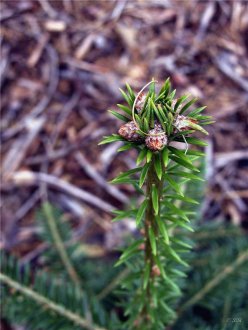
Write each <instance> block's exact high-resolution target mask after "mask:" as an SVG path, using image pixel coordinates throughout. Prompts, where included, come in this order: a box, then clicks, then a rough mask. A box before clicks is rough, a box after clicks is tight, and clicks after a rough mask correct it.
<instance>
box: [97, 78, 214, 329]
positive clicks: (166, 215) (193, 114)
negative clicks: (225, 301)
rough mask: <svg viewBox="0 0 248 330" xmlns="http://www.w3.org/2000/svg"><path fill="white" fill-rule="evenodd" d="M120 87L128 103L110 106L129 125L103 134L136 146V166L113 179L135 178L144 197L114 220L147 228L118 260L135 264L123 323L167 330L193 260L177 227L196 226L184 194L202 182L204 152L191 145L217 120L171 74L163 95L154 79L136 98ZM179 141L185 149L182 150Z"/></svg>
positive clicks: (117, 181)
mask: <svg viewBox="0 0 248 330" xmlns="http://www.w3.org/2000/svg"><path fill="white" fill-rule="evenodd" d="M149 85H150V86H149ZM148 86H149V91H148V92H147V93H146V94H145V92H144V90H145V88H147V87H148ZM121 93H122V96H123V98H124V99H125V101H126V102H127V105H122V104H118V107H119V108H120V109H121V110H122V112H123V114H121V113H119V112H116V111H112V110H111V111H110V112H111V113H112V114H113V115H114V116H116V117H117V118H118V119H120V120H122V121H124V122H125V123H124V124H123V125H122V126H121V127H120V128H119V131H118V134H113V135H111V136H107V137H104V139H103V141H102V142H101V143H100V144H106V143H111V142H114V141H123V142H124V145H123V146H122V147H121V148H119V149H118V151H125V150H128V149H131V148H135V149H136V150H137V151H138V156H137V167H136V168H134V169H131V170H129V171H127V172H125V173H121V174H120V175H119V176H117V177H116V178H115V179H114V180H113V181H112V183H115V184H122V183H125V184H131V185H133V186H134V188H135V189H136V190H137V191H138V192H139V193H140V194H142V195H143V201H142V202H141V204H140V205H139V206H138V207H137V208H132V209H131V210H127V211H119V210H118V211H114V213H115V215H116V217H115V218H114V219H113V221H119V220H121V219H123V218H125V217H129V218H130V217H133V218H134V219H136V225H137V228H139V229H140V233H141V235H140V236H141V238H139V239H135V240H134V241H133V243H132V244H131V245H130V246H129V247H128V248H127V249H126V250H124V251H123V253H122V255H121V257H120V259H119V261H118V262H117V265H121V264H125V265H126V266H127V267H128V268H129V269H130V275H129V276H128V277H127V278H126V280H125V281H124V282H123V283H122V284H123V288H124V289H125V292H126V293H127V295H126V303H125V316H126V317H127V321H126V322H125V324H124V325H123V328H124V329H140V330H141V329H142V330H152V329H154V330H158V329H164V326H165V325H168V324H169V323H170V322H171V321H173V319H174V318H175V316H176V313H175V311H174V309H175V303H174V301H175V300H176V299H177V298H178V297H179V296H180V287H179V285H178V283H179V281H180V277H183V276H185V274H184V272H183V271H182V269H181V268H180V267H181V266H183V267H184V268H185V266H187V263H186V262H185V261H184V260H183V257H182V253H184V252H187V251H188V250H189V249H190V248H191V246H190V245H189V244H188V243H187V242H185V241H183V240H182V239H178V238H177V237H176V234H175V229H178V228H184V229H186V230H190V231H193V230H192V227H191V226H190V224H189V223H190V219H189V216H190V215H191V212H189V211H187V210H183V209H180V207H179V206H178V201H183V202H188V203H197V202H196V201H194V200H193V199H191V198H189V197H188V196H184V192H183V187H184V185H185V183H186V182H187V181H188V180H201V178H200V177H198V176H197V175H195V173H196V172H199V170H198V168H197V167H195V165H194V164H193V161H194V160H196V159H197V158H198V157H199V156H202V155H203V153H202V152H200V151H197V150H188V144H192V145H198V146H205V145H206V143H205V142H203V141H201V140H199V139H197V138H193V137H190V135H191V134H192V133H193V132H195V131H200V132H202V133H204V134H208V133H207V131H206V130H205V129H204V128H203V127H202V126H204V125H208V124H211V123H212V120H211V117H210V116H203V115H202V114H201V112H202V111H203V110H204V109H205V107H199V108H196V109H194V110H193V111H189V108H190V107H191V106H192V105H193V103H194V102H196V99H190V100H189V101H187V99H188V98H189V96H188V95H187V96H186V95H183V96H181V97H180V98H175V94H176V91H175V90H173V91H171V84H170V80H169V79H167V80H166V81H165V83H164V85H163V86H162V88H161V90H160V92H159V93H158V94H156V92H155V81H154V80H153V81H151V82H149V83H148V84H147V85H145V86H144V87H143V88H142V90H141V91H140V92H139V93H138V94H137V95H136V96H135V93H134V92H133V90H132V89H131V87H130V86H129V85H128V84H127V93H125V92H124V91H123V90H121ZM173 142H182V143H184V144H180V143H179V144H175V143H173ZM178 145H180V146H181V147H184V146H186V149H185V150H182V149H179V148H178V147H177V146H178ZM144 187H145V188H144ZM178 265H181V266H178Z"/></svg>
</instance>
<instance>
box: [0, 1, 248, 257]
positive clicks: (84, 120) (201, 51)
mask: <svg viewBox="0 0 248 330" xmlns="http://www.w3.org/2000/svg"><path fill="white" fill-rule="evenodd" d="M247 7H248V6H247V3H245V2H241V1H240V2H239V1H235V2H232V1H221V2H214V1H209V2H198V1H189V2H186V1H185V2H181V1H169V0H168V1H164V2H163V4H162V2H160V1H156V0H150V1H138V0H137V1H124V0H122V1H93V0H92V1H73V0H68V1H62V0H61V1H47V0H40V1H31V0H30V1H28V0H27V1H11V0H8V1H2V3H1V66H0V69H1V93H2V97H1V108H2V114H1V117H2V121H1V143H2V148H1V161H2V166H1V169H2V170H1V172H2V173H1V175H2V185H1V191H2V201H1V215H2V216H1V221H2V224H1V227H2V234H1V240H0V246H1V248H4V249H6V250H8V251H11V252H13V253H15V254H16V255H17V256H18V257H19V258H20V260H22V261H25V262H28V261H31V260H33V259H34V258H38V257H39V255H40V254H41V253H42V251H43V250H42V249H43V248H44V247H43V246H42V244H41V243H40V241H39V239H38V238H37V234H38V233H39V226H38V225H37V223H35V221H34V220H35V217H36V212H37V210H38V209H39V208H40V205H41V203H42V201H43V200H45V199H48V200H49V202H50V203H51V204H52V205H54V206H55V207H56V208H59V209H61V210H62V211H63V212H64V214H65V215H66V218H67V220H68V221H70V223H71V224H72V225H73V228H74V234H75V237H76V238H77V239H81V238H82V240H83V241H84V242H85V243H87V244H88V245H87V246H88V250H87V251H88V252H87V253H89V255H104V254H107V253H108V251H110V250H111V249H113V247H115V246H116V245H118V244H119V242H120V240H121V239H122V236H123V231H127V232H129V231H130V230H133V226H132V223H131V222H128V221H127V222H124V224H122V225H119V224H118V225H113V224H111V222H110V220H111V214H110V210H111V209H112V208H114V207H123V206H124V205H125V204H126V203H127V202H128V200H129V197H130V196H131V195H132V194H133V191H132V190H131V189H130V188H127V187H126V186H111V185H110V184H109V183H108V181H109V180H110V179H112V178H113V177H114V176H115V175H117V174H118V173H119V172H120V171H121V170H124V169H130V168H132V167H133V166H134V159H135V155H134V154H132V152H131V153H126V154H125V155H124V156H123V154H117V153H116V150H117V149H118V148H119V147H120V144H119V143H116V144H114V145H111V146H109V145H106V146H100V147H99V146H98V143H99V141H100V140H101V139H102V136H103V135H109V134H111V133H115V132H116V131H117V129H118V126H119V125H120V123H119V121H118V120H115V119H114V118H112V117H111V116H110V115H109V113H108V112H107V109H109V108H112V109H115V108H116V106H115V104H116V103H120V102H121V94H120V92H119V90H118V88H119V87H121V88H125V83H126V82H128V83H129V84H130V85H131V86H132V87H133V88H134V90H135V91H136V92H138V91H139V90H140V89H141V88H142V86H144V85H145V84H146V83H147V82H148V81H150V80H151V79H152V77H155V79H156V80H158V81H159V83H162V82H163V81H164V80H165V79H166V78H167V77H168V76H170V77H171V81H172V84H173V86H174V87H175V88H176V89H177V93H178V95H181V94H183V93H191V94H192V95H193V96H195V97H198V98H199V104H201V105H207V109H206V112H207V113H208V114H210V115H212V116H213V117H214V118H215V120H216V123H215V124H214V125H212V127H210V128H209V137H208V139H207V141H208V143H209V145H208V147H207V148H206V154H207V156H206V178H207V186H206V191H205V194H204V195H205V198H204V202H203V205H202V208H201V212H202V214H201V216H202V218H203V219H205V220H206V221H208V220H213V219H219V220H221V221H231V222H232V223H234V224H242V226H244V227H246V228H247V224H248V222H247V220H248V203H247V201H248V167H247V165H248V139H247V129H248V116H247V104H248V56H247V55H248V8H247Z"/></svg>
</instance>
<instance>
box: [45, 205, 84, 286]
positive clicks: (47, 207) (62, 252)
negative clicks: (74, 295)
mask: <svg viewBox="0 0 248 330" xmlns="http://www.w3.org/2000/svg"><path fill="white" fill-rule="evenodd" d="M43 210H44V213H45V215H46V218H47V223H48V226H49V228H50V231H51V234H52V236H53V239H54V244H55V247H56V249H57V251H58V254H59V256H60V258H61V261H62V262H63V264H64V266H65V269H66V270H67V272H68V274H69V276H70V278H71V280H72V281H73V282H74V283H75V284H76V285H78V286H79V287H80V279H79V276H78V274H77V272H76V270H75V268H74V267H73V265H72V263H71V261H70V258H69V256H68V254H67V251H66V249H65V247H64V244H63V242H62V239H61V237H60V234H59V232H58V228H57V226H56V223H55V220H54V217H53V211H52V208H51V206H50V204H49V203H44V204H43ZM80 290H81V288H80Z"/></svg>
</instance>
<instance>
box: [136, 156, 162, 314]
mask: <svg viewBox="0 0 248 330" xmlns="http://www.w3.org/2000/svg"><path fill="white" fill-rule="evenodd" d="M160 161H161V160H160ZM163 181H164V180H163V179H161V180H159V179H158V177H157V174H156V171H155V165H154V157H153V159H152V160H151V166H150V168H149V170H148V173H147V179H146V198H147V200H148V205H147V209H146V214H145V265H147V264H148V265H149V266H150V274H149V280H148V284H147V287H146V289H145V290H146V293H145V298H146V303H145V305H144V307H143V310H142V312H141V314H142V319H144V318H147V316H148V315H149V312H148V310H147V306H149V305H151V293H152V290H154V287H153V281H154V275H153V272H152V270H153V266H155V265H156V263H155V260H154V255H153V253H152V247H151V246H152V244H151V241H150V238H149V228H150V227H151V228H152V230H153V232H154V234H155V237H157V234H158V228H157V224H156V217H155V213H154V209H153V203H152V186H153V185H155V186H156V187H157V191H158V202H159V212H158V216H160V203H161V197H162V192H163Z"/></svg>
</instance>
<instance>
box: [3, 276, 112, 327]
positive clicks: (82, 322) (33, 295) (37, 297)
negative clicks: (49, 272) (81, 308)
mask: <svg viewBox="0 0 248 330" xmlns="http://www.w3.org/2000/svg"><path fill="white" fill-rule="evenodd" d="M0 282H3V283H4V284H6V285H8V286H9V287H11V288H13V289H15V290H17V291H19V292H21V293H22V294H23V295H25V296H26V297H28V298H30V299H32V300H33V301H35V302H36V303H38V304H39V305H42V306H44V307H45V308H47V309H49V310H51V311H54V312H56V313H58V314H60V315H61V316H63V317H65V318H67V319H68V320H70V321H72V322H74V323H75V324H77V325H79V326H81V327H82V328H83V329H87V330H106V329H104V328H101V327H99V326H97V325H93V324H91V323H90V322H89V321H87V320H86V319H84V318H82V317H81V316H80V315H78V314H75V313H74V312H72V311H70V310H68V309H66V308H65V307H64V306H62V305H60V304H57V303H55V302H53V301H52V300H50V299H48V298H46V297H44V296H42V295H41V294H39V293H37V292H35V291H34V290H32V289H30V288H28V287H26V286H24V285H21V284H20V283H18V282H16V281H14V280H12V279H11V278H9V277H8V276H6V275H4V274H2V273H0Z"/></svg>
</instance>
